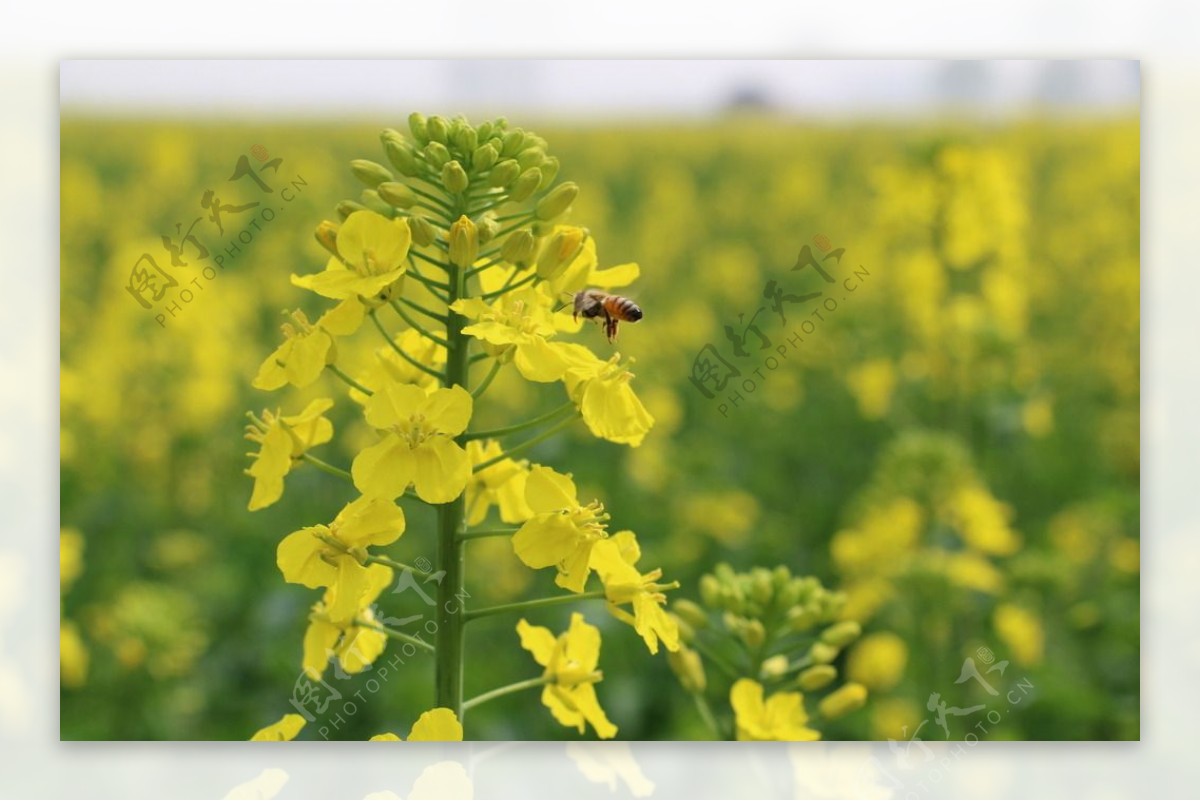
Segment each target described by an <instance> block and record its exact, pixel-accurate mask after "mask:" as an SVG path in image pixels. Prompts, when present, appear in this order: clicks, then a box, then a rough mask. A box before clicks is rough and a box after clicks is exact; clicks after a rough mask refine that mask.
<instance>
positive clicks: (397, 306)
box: [391, 301, 454, 348]
mask: <svg viewBox="0 0 1200 801" xmlns="http://www.w3.org/2000/svg"><path fill="white" fill-rule="evenodd" d="M453 302H454V301H451V303H453ZM391 305H392V308H393V309H395V310H396V314H399V315H400V316H401V317H402V318H403V319H404V322H406V323H408V324H409V325H410V326H411V327H412V328H413V329H414V330H415V331H416V332H417V333H418V334H420V335H421V336H423V337H425V338H426V339H428V340H430V341H431V342H436V343H437V344H439V345H441V346H442V347H443V348H449V347H450V343H449V342H447V341H446V340H445V339H443V338H442V337H439V336H438V335H437V334H433V333H430V332H429V330H428V329H426V328H425V326H423V325H421V324H420V323H418V322H417V321H416V320H414V319H413V318H412V316H411V315H410V314H409V313H408V312H406V311H405V310H404V307H403V306H401V305H400V304H399V303H392V304H391Z"/></svg>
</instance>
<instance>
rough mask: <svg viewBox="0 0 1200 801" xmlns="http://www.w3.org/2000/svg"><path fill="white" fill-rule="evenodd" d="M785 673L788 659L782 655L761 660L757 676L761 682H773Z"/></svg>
mask: <svg viewBox="0 0 1200 801" xmlns="http://www.w3.org/2000/svg"><path fill="white" fill-rule="evenodd" d="M787 672H788V658H787V657H786V656H784V655H783V654H775V656H772V657H770V658H769V659H764V660H763V663H762V668H760V669H759V671H758V674H759V676H760V677H761V678H762V679H763V681H774V680H776V679H779V678H781V677H783V676H784V675H786V674H787Z"/></svg>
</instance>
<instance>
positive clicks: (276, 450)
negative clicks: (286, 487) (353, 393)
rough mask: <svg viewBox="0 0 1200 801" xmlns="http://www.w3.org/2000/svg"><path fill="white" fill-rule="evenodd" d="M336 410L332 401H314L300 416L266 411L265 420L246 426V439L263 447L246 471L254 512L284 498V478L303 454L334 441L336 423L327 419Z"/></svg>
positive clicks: (250, 506) (323, 399) (263, 416)
mask: <svg viewBox="0 0 1200 801" xmlns="http://www.w3.org/2000/svg"><path fill="white" fill-rule="evenodd" d="M332 408H333V401H332V400H330V399H329V398H317V399H315V400H313V401H311V402H310V403H309V404H308V406H305V407H304V411H302V412H300V414H295V415H285V416H278V415H275V414H272V413H271V412H268V411H266V410H264V411H263V413H262V418H261V419H258V420H254V421H253V422H252V423H251V425H248V426H246V439H248V440H251V441H252V442H257V443H259V444H260V445H261V447H260V448H259V451H258V453H257V454H252V455H253V456H254V464H252V465H251V466H250V469H249V470H247V471H246V474H247V475H250V476H253V477H254V491H253V492H252V493H251V494H250V505H249V509H250V511H251V512H253V511H256V510H258V509H263V508H265V507H267V506H270V505H271V504H273V503H275V502H276V501H277V500H279V499H280V497H282V496H283V479H284V477H285V476H286V475H287V474H288V473H289V472H290V471H291V469H292V466H293V465H294V464H295V463H296V461H297V460H298V459H300V457H301V456H303V455H304V453H305V452H306V451H307V450H309V449H310V448H313V447H316V446H317V445H323V444H324V443H326V442H329V440H331V439H333V423H331V422H329V420H327V419H326V418H325V417H324V414H325V412H327V411H329V410H330V409H332Z"/></svg>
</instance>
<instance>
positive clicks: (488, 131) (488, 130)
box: [476, 121, 492, 142]
mask: <svg viewBox="0 0 1200 801" xmlns="http://www.w3.org/2000/svg"><path fill="white" fill-rule="evenodd" d="M476 133H477V134H478V137H479V141H480V142H486V141H487V140H488V139H489V138H490V137H491V135H492V123H491V122H490V121H489V122H484V123H482V124H480V126H479V128H478V129H476Z"/></svg>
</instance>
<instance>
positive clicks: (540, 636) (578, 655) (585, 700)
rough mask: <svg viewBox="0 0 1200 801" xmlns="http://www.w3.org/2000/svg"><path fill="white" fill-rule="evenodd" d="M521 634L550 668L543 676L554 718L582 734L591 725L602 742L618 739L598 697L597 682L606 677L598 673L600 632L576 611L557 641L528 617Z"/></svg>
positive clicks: (527, 646)
mask: <svg viewBox="0 0 1200 801" xmlns="http://www.w3.org/2000/svg"><path fill="white" fill-rule="evenodd" d="M517 634H518V635H519V636H520V638H521V647H522V648H524V649H525V650H526V651H529V653H531V654H532V655H533V658H534V661H536V662H537V663H538V664H539V665H541V666H542V667H544V668H546V670H545V672H544V673H543V674H542V675H543V676H544V677H545V679H546V680H547V682H548V683H547V684H546V686H545V687H544V688H543V689H542V703H543V704H545V705H546V708H547V709H549V710H550V714H552V715H554V719H555V720H557V721H558V722H559V723H561V724H562V725H564V726H570V727H573V728H575V729H576V730H578V731H579V733H580V734H583V732H584V724H585V723H590V724H591V726H592V728H593V729H595V731H596V734H597V735H598V736H599V737H600V738H601V739H605V740H607V739H611V738H612V737H615V736H616V734H617V727H616V726H614V725H613V724H612V723H611V722H610V721H609V719H608V717H607V716H606V715H605V714H604V710H603V709H601V708H600V701H599V700H598V699H597V698H596V686H595V685H596V682H598V681H600V680H601V679H602V678H604V677H603V674H601V673H600V671H598V670H596V666H597V665H598V664H599V663H600V630H599V629H598V628H596V627H595V626H592V625H590V624H588V623H587V622H585V621H584V619H583V615H581V614H579V613H578V612H573V613H572V614H571V624H570V626H568V627H567V630H566V632H564V633H563V634H561V635H559V637H558V638H557V639H556V638H555V636H554V634H552V633H551V631H550V629H547V628H544V627H542V626H531V625H530V624H529V623H528V622H527V621H526V620H525V619H524V618H522V619H521V621H520V622H518V623H517Z"/></svg>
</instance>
